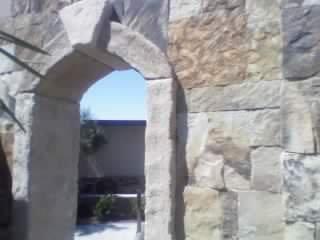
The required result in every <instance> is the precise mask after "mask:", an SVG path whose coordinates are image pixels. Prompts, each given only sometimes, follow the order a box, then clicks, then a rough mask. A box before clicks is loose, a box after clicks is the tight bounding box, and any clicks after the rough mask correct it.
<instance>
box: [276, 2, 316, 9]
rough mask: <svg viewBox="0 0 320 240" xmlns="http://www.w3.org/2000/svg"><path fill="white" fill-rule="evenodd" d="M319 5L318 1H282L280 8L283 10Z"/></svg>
mask: <svg viewBox="0 0 320 240" xmlns="http://www.w3.org/2000/svg"><path fill="white" fill-rule="evenodd" d="M313 5H320V1H319V0H283V1H282V6H283V7H284V8H294V7H306V6H313Z"/></svg>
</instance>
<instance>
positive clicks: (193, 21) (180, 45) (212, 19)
mask: <svg viewBox="0 0 320 240" xmlns="http://www.w3.org/2000/svg"><path fill="white" fill-rule="evenodd" d="M246 22H247V19H246V15H245V14H244V12H242V13H238V14H233V13H232V12H230V11H228V10H222V11H215V12H210V13H204V14H201V15H199V16H196V17H191V18H188V19H182V20H178V21H175V22H172V23H171V24H170V26H169V51H168V54H169V58H170V61H171V63H172V64H173V67H174V69H175V73H176V74H177V78H178V81H179V82H180V84H181V85H182V87H183V88H194V87H205V86H212V85H215V86H219V85H220V86H221V85H222V86H223V85H229V84H234V83H239V82H241V81H243V80H244V79H245V73H246V67H247V61H246V59H247V41H246V33H247V31H246ZM222 26H223V27H222ZM213 32H214V34H213V35H212V33H213Z"/></svg>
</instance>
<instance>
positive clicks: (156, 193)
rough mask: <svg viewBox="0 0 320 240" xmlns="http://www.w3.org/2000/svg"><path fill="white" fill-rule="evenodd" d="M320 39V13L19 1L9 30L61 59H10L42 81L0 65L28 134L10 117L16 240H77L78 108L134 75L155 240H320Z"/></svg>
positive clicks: (213, 5)
mask: <svg viewBox="0 0 320 240" xmlns="http://www.w3.org/2000/svg"><path fill="white" fill-rule="evenodd" d="M319 26H320V1H319V0H170V1H169V0H163V1H159V0H82V1H72V0H43V1H41V0H13V1H12V12H11V17H9V18H3V19H0V29H1V30H4V31H8V32H10V33H13V34H15V35H17V36H19V37H21V38H23V39H25V40H28V41H30V42H32V43H34V44H36V45H38V46H40V47H42V48H44V49H46V50H48V51H49V52H50V53H51V55H52V56H51V57H43V56H39V55H37V54H34V53H32V52H30V51H26V50H24V49H21V48H16V47H15V46H13V45H8V44H4V43H3V44H4V45H2V46H3V47H4V48H5V49H7V50H8V51H10V52H12V53H13V54H15V55H16V56H18V57H20V58H21V59H23V60H24V61H26V62H28V63H29V64H31V65H32V66H33V67H35V68H36V69H38V70H39V71H40V72H41V73H42V74H43V75H44V76H45V78H44V79H38V78H36V77H34V76H32V75H30V74H28V73H27V72H25V71H24V70H23V69H21V68H20V67H19V66H16V65H15V64H13V63H12V62H11V61H9V60H8V59H6V58H4V57H3V56H0V90H1V91H0V96H1V97H3V98H5V99H6V101H7V103H8V105H10V107H12V109H13V110H15V112H16V115H17V117H18V118H19V119H20V120H21V121H22V123H23V124H24V126H25V128H26V133H25V134H24V133H22V132H21V131H19V130H15V131H13V130H12V128H9V127H6V126H7V125H10V122H8V121H7V119H5V118H4V117H3V116H1V119H3V120H1V126H2V129H6V134H5V136H7V137H5V138H6V139H7V140H6V143H5V145H6V147H5V149H6V151H7V155H8V156H9V159H12V169H13V170H12V171H13V194H14V200H15V204H14V211H13V226H12V228H13V233H14V234H13V235H14V236H13V240H57V239H61V240H70V239H71V237H72V231H73V225H74V214H75V211H74V208H73V206H74V205H75V204H76V202H75V195H76V190H75V186H76V185H75V184H76V181H77V176H76V169H75V168H76V165H77V160H76V159H77V154H78V152H77V151H78V147H77V141H78V137H79V136H78V133H77V130H78V126H77V124H73V123H74V122H76V121H78V111H79V109H78V102H79V99H80V98H81V96H82V94H83V93H84V92H85V91H86V90H87V89H88V87H89V86H90V85H91V84H92V83H94V82H95V81H97V80H98V79H99V78H100V77H102V76H105V75H106V74H108V73H110V72H112V71H113V70H123V69H128V68H134V69H136V70H137V71H139V72H140V73H141V74H142V75H143V76H144V78H145V79H146V81H147V91H148V100H147V101H148V109H147V111H148V121H147V130H146V166H145V171H146V199H147V206H146V219H147V220H146V233H145V239H146V240H160V239H161V240H301V239H306V240H320V193H319V191H320V152H319V151H320V150H319V149H320V50H319V49H320V28H319ZM84 29H85V31H84ZM124 87H125V86H124ZM48 124H49V125H50V127H51V128H48V127H47V126H48ZM13 133H14V134H13ZM13 142H14V143H13ZM12 145H14V150H12ZM12 151H13V156H12ZM57 159H58V160H57ZM70 176H71V177H70ZM48 189H50V190H52V189H54V190H55V194H52V191H51V192H49V190H48ZM62 195H63V196H67V197H65V198H61V197H60V196H62ZM48 226H50V227H48ZM48 233H51V234H48Z"/></svg>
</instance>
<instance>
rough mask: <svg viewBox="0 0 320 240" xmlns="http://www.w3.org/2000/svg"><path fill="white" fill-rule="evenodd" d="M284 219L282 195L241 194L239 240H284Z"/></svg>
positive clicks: (265, 193) (263, 193)
mask: <svg viewBox="0 0 320 240" xmlns="http://www.w3.org/2000/svg"><path fill="white" fill-rule="evenodd" d="M283 217H284V207H283V204H282V198H281V195H280V194H273V193H268V192H239V235H238V237H239V240H252V239H254V240H283V239H284V223H283Z"/></svg>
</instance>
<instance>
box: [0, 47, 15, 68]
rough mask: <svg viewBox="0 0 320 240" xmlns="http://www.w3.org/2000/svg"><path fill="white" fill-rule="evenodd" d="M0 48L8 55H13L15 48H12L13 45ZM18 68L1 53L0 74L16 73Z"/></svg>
mask: <svg viewBox="0 0 320 240" xmlns="http://www.w3.org/2000/svg"><path fill="white" fill-rule="evenodd" d="M1 48H2V49H4V50H6V51H7V52H9V53H10V54H13V55H14V54H15V49H16V47H15V46H14V44H9V45H3V46H1ZM18 68H19V67H18V66H17V65H16V64H15V63H14V61H12V60H11V59H9V58H8V57H7V56H5V55H3V54H2V53H1V54H0V74H4V73H10V72H13V71H16V70H17V69H18Z"/></svg>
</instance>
